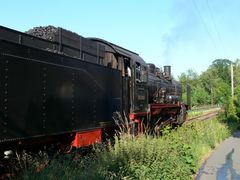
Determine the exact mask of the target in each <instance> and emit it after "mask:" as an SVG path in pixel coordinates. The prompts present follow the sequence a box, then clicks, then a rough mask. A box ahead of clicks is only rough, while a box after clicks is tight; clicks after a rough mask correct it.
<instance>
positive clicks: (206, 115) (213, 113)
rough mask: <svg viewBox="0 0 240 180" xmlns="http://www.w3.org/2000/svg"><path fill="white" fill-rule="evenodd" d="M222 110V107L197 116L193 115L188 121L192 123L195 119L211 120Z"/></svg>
mask: <svg viewBox="0 0 240 180" xmlns="http://www.w3.org/2000/svg"><path fill="white" fill-rule="evenodd" d="M220 111H221V109H220V108H216V109H215V110H214V111H211V112H208V113H204V114H202V115H199V116H196V117H192V118H190V119H188V120H187V122H186V123H192V122H194V121H204V120H209V119H211V118H213V117H216V116H217V115H218V113H219V112H220Z"/></svg>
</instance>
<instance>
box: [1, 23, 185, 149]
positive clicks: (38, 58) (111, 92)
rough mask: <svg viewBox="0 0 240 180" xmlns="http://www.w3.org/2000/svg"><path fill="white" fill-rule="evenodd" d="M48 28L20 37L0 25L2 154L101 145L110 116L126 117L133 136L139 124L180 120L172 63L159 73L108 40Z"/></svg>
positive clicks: (182, 107)
mask: <svg viewBox="0 0 240 180" xmlns="http://www.w3.org/2000/svg"><path fill="white" fill-rule="evenodd" d="M47 28H48V29H49V28H50V29H51V31H49V30H48V29H47ZM47 28H46V27H39V28H38V31H37V32H38V33H36V32H35V30H36V29H33V30H31V31H28V32H27V33H22V32H18V31H15V30H12V29H8V28H6V27H2V26H0V147H1V149H2V150H7V149H9V148H13V147H19V146H24V145H29V144H33V143H46V142H50V143H52V142H68V143H69V142H70V144H71V145H72V146H75V147H80V146H84V145H89V144H92V143H94V142H96V141H101V139H102V136H103V134H104V133H105V132H106V131H108V130H109V129H112V128H114V127H115V124H114V121H113V119H112V115H113V113H114V112H116V111H117V112H120V113H123V112H125V113H126V114H127V115H128V116H129V117H130V119H131V121H132V123H133V124H135V125H137V126H132V127H136V129H137V131H138V133H140V132H141V131H142V123H143V122H144V123H145V122H150V124H155V125H156V124H158V125H161V124H162V123H164V122H171V123H175V124H181V123H183V122H184V121H185V119H186V108H187V106H186V105H185V104H183V103H181V87H180V85H179V83H178V82H176V81H174V80H173V79H172V77H171V69H170V66H165V67H164V71H163V72H162V71H161V70H160V69H159V68H156V67H155V66H154V65H153V64H146V63H145V61H144V60H143V59H142V58H141V57H140V56H139V55H138V54H137V53H134V52H132V51H129V50H127V49H125V48H122V47H120V46H117V45H115V44H113V43H110V42H107V41H105V40H102V39H97V38H84V37H81V36H79V35H77V34H75V33H72V32H70V31H67V30H64V29H62V28H54V27H47ZM39 30H40V32H41V33H39ZM44 38H45V39H44Z"/></svg>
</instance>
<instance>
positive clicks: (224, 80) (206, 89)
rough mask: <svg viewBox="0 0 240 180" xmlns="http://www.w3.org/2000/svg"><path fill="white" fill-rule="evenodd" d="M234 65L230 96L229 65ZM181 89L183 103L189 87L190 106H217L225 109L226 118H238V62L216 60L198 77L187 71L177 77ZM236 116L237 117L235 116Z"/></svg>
mask: <svg viewBox="0 0 240 180" xmlns="http://www.w3.org/2000/svg"><path fill="white" fill-rule="evenodd" d="M232 63H233V64H234V92H235V97H234V98H233V97H232V96H231V72H230V65H231V64H232ZM179 81H180V82H181V84H182V87H183V101H184V102H186V99H187V92H186V85H187V84H189V85H190V86H191V97H192V106H200V105H208V104H219V105H221V106H223V107H224V108H225V109H226V112H227V116H229V117H234V118H235V119H236V117H237V116H238V117H240V60H239V59H237V60H236V61H235V62H231V61H230V60H228V59H216V60H214V61H213V62H212V64H211V65H210V66H209V67H208V69H207V70H206V71H204V72H202V73H201V74H200V75H198V74H197V73H196V72H194V71H193V70H191V69H190V70H188V71H187V72H186V73H182V74H181V75H180V76H179ZM235 115H237V116H235Z"/></svg>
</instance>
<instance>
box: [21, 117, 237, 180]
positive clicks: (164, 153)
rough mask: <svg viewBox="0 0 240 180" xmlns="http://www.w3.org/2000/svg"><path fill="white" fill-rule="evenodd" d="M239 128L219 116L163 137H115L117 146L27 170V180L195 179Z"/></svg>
mask: <svg viewBox="0 0 240 180" xmlns="http://www.w3.org/2000/svg"><path fill="white" fill-rule="evenodd" d="M234 128H236V126H235V124H232V125H231V126H230V127H229V126H228V125H227V124H225V123H222V122H220V121H219V120H217V119H213V120H209V121H201V122H194V123H191V124H188V125H183V126H182V127H179V128H177V129H175V130H171V129H170V128H168V127H167V128H165V129H164V131H163V136H162V137H153V136H150V135H142V136H140V137H130V136H128V135H122V137H121V138H117V137H116V138H115V141H116V142H115V145H114V146H106V147H103V146H101V147H96V149H95V153H94V154H91V155H89V156H84V157H83V158H80V159H76V160H73V158H72V157H68V156H62V157H60V158H55V159H54V160H53V161H52V162H51V164H50V165H49V166H47V167H46V168H44V169H43V170H42V171H40V172H37V173H36V172H34V171H31V170H30V169H28V170H26V171H24V174H23V176H22V178H23V179H171V180H172V179H184V180H187V179H192V178H193V176H194V174H195V173H196V172H197V170H198V168H199V167H200V162H201V160H202V159H203V158H204V157H205V156H206V154H208V153H209V152H210V151H211V150H212V149H213V148H214V147H216V145H217V144H219V143H220V142H221V141H222V140H224V139H225V138H227V137H229V136H230V135H231V133H232V131H234V130H235V129H234Z"/></svg>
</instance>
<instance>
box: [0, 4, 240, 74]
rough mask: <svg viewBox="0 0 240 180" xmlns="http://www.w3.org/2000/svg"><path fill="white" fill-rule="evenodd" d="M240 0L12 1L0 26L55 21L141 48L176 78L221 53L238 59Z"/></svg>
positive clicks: (0, 14) (25, 26)
mask: <svg viewBox="0 0 240 180" xmlns="http://www.w3.org/2000/svg"><path fill="white" fill-rule="evenodd" d="M239 18H240V1H239V0H231V1H229V0H121V1H120V0H119V1H116V0H115V1H114V0H75V1H74V0H41V1H33V0H15V1H14V0H8V1H3V2H2V3H1V11H0V25H2V26H6V27H9V28H13V29H16V30H19V31H26V30H28V29H30V28H32V27H35V26H46V25H54V26H57V27H63V28H65V29H68V30H71V31H73V32H76V33H78V34H80V35H82V36H84V37H98V38H102V39H105V40H107V41H110V42H112V43H115V44H117V45H120V46H122V47H125V48H127V49H129V50H131V51H134V52H137V53H138V54H140V56H141V57H142V58H143V59H144V60H145V61H146V62H149V63H154V64H156V65H157V66H158V67H162V66H164V65H171V66H172V72H173V74H174V77H178V76H179V75H180V74H181V73H182V72H186V71H187V70H188V69H193V70H195V71H196V72H197V73H198V74H200V73H201V72H202V71H205V70H206V69H207V67H208V66H209V65H210V64H211V63H212V61H213V60H215V59H217V58H227V59H230V60H236V58H240V56H239V52H240V51H239V49H240V48H239V42H240V21H239Z"/></svg>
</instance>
